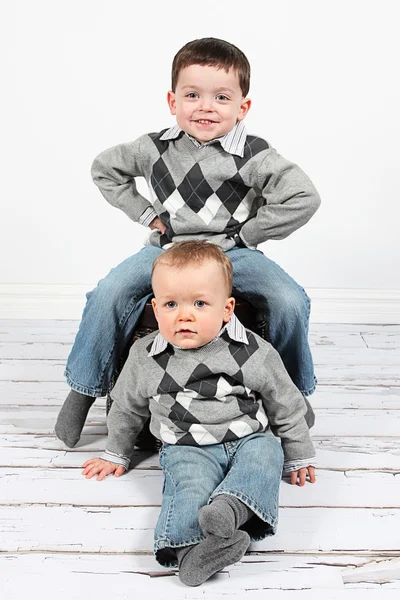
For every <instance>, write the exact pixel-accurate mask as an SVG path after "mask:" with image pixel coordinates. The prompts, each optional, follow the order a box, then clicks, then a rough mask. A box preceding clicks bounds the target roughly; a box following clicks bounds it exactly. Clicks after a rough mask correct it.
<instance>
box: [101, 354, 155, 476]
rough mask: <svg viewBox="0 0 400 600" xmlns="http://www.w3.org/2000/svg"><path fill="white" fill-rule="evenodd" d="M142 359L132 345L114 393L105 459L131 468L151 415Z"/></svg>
mask: <svg viewBox="0 0 400 600" xmlns="http://www.w3.org/2000/svg"><path fill="white" fill-rule="evenodd" d="M141 370H142V369H141V367H140V360H139V357H138V353H137V351H136V348H135V344H134V345H133V346H132V348H131V350H130V353H129V356H128V359H127V361H126V363H125V365H124V368H123V369H122V371H121V374H120V376H119V377H118V380H117V383H116V384H115V386H114V389H113V390H112V392H111V398H112V400H113V404H112V406H111V409H110V412H109V414H108V418H107V428H108V438H107V445H106V451H105V452H104V454H103V455H102V458H104V459H105V460H109V461H111V462H115V463H117V464H120V465H122V466H124V467H125V468H126V469H127V468H128V467H129V462H130V459H131V456H132V452H133V449H134V446H135V441H136V438H137V436H138V434H139V433H140V431H141V430H142V428H143V426H144V424H145V422H146V420H147V419H148V417H149V416H150V410H149V398H147V397H146V396H145V395H144V394H143V393H142V391H141V386H140V372H141Z"/></svg>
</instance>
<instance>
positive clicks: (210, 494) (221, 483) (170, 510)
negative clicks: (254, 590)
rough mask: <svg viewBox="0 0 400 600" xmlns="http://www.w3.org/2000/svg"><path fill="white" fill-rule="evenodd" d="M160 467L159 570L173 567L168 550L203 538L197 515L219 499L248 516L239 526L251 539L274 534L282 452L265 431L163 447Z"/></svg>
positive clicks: (156, 539) (156, 542)
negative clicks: (229, 499) (235, 502)
mask: <svg viewBox="0 0 400 600" xmlns="http://www.w3.org/2000/svg"><path fill="white" fill-rule="evenodd" d="M160 464H161V467H162V470H163V473H164V487H163V495H162V504H161V512H160V516H159V518H158V521H157V525H156V528H155V531H154V552H155V554H156V558H157V560H158V561H159V562H160V563H161V564H162V565H164V566H168V567H171V566H175V565H176V558H175V550H174V548H179V547H183V546H191V545H193V544H198V543H199V542H201V540H202V539H204V535H203V533H202V531H201V528H200V525H199V521H198V514H199V510H200V508H201V507H202V506H205V505H206V504H208V503H209V502H211V501H212V500H213V498H215V496H218V495H219V494H229V495H231V496H235V497H236V498H238V499H239V500H241V502H243V503H244V504H246V505H247V506H248V507H249V508H250V509H251V510H252V511H253V512H254V515H255V516H253V517H252V518H251V519H250V520H249V521H248V522H247V523H245V524H244V525H243V526H242V527H241V529H244V530H245V531H247V532H248V533H249V535H250V537H251V539H252V540H254V541H257V540H262V539H264V538H265V537H266V536H267V535H273V534H274V533H275V529H276V525H277V522H278V506H279V485H280V481H281V476H282V466H283V452H282V447H281V445H280V442H279V441H278V440H277V438H276V437H275V436H274V435H273V434H272V433H271V432H266V433H253V434H251V435H249V436H246V437H244V438H241V439H239V440H236V441H234V442H226V443H224V444H214V445H211V446H179V445H171V444H164V446H163V447H162V449H161V452H160ZM171 549H172V552H171Z"/></svg>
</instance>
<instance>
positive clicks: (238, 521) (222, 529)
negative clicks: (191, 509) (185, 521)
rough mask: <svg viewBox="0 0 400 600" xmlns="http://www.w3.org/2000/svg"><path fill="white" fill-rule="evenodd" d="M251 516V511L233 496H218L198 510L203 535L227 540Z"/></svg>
mask: <svg viewBox="0 0 400 600" xmlns="http://www.w3.org/2000/svg"><path fill="white" fill-rule="evenodd" d="M253 515H254V513H253V511H252V510H250V508H249V507H248V506H246V504H244V503H243V502H241V501H240V500H239V499H238V498H236V497H235V496H229V495H228V494H220V495H219V496H216V497H215V498H214V500H213V501H212V502H211V504H207V505H206V506H203V507H202V508H201V509H200V511H199V523H200V527H201V529H202V530H203V533H204V535H209V534H213V535H219V536H220V537H223V538H229V537H231V536H232V535H233V533H234V531H235V529H239V527H240V526H241V525H243V523H246V521H248V520H249V519H250V518H251V517H252V516H253Z"/></svg>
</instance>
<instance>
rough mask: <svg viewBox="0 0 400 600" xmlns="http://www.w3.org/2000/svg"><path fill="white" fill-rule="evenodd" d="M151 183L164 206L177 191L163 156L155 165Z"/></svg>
mask: <svg viewBox="0 0 400 600" xmlns="http://www.w3.org/2000/svg"><path fill="white" fill-rule="evenodd" d="M150 181H151V187H152V188H153V190H154V192H155V193H156V195H157V198H158V199H159V201H160V202H161V204H163V203H164V202H165V201H166V200H167V199H168V198H169V197H170V195H171V194H172V193H173V192H174V191H175V190H176V185H175V183H174V180H173V179H172V177H171V175H170V172H169V170H168V168H167V166H166V164H165V162H164V161H163V159H162V158H161V156H160V158H159V159H158V160H157V162H155V163H154V165H153V170H152V174H151V177H150Z"/></svg>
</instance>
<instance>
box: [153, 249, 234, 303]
mask: <svg viewBox="0 0 400 600" xmlns="http://www.w3.org/2000/svg"><path fill="white" fill-rule="evenodd" d="M207 260H210V261H214V262H216V263H217V264H218V265H219V266H220V267H221V271H222V275H223V279H224V280H225V283H226V287H227V290H228V295H230V294H231V293H232V263H231V261H230V259H229V258H228V257H227V255H226V254H225V252H224V251H223V250H221V248H220V247H219V246H217V245H216V244H212V243H211V242H207V241H206V240H187V241H186V242H177V243H176V244H174V245H173V246H171V247H170V248H168V250H165V252H163V253H162V254H160V255H159V256H157V258H156V259H155V261H154V262H153V268H152V271H151V277H152V278H153V274H154V271H155V268H156V267H157V265H168V266H169V267H176V268H177V269H182V268H183V267H186V266H187V265H190V264H194V265H201V264H203V262H205V261H207Z"/></svg>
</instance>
